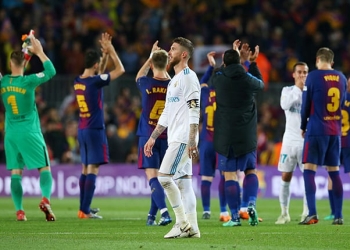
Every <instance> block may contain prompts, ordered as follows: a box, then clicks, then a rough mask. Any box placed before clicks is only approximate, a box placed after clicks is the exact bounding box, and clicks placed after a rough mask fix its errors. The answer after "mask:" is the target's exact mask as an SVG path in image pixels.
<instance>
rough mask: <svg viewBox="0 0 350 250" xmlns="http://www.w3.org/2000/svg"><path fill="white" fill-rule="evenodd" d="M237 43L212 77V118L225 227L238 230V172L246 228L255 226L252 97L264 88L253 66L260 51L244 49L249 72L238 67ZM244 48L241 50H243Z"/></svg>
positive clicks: (238, 52) (253, 103) (256, 218)
mask: <svg viewBox="0 0 350 250" xmlns="http://www.w3.org/2000/svg"><path fill="white" fill-rule="evenodd" d="M239 45H240V41H239V40H236V41H235V42H234V43H233V49H230V50H227V51H226V52H225V54H224V58H223V60H224V65H223V66H222V68H221V69H220V70H219V71H218V72H217V73H216V74H215V75H214V76H213V78H212V84H213V87H214V88H215V91H216V104H217V110H216V112H215V118H214V147H215V150H216V152H218V153H219V154H220V155H222V156H223V158H222V160H220V162H219V169H220V170H221V171H223V172H224V176H225V192H226V199H227V202H228V205H229V208H230V210H231V214H232V216H231V217H232V219H231V220H230V221H228V222H226V223H224V224H223V226H225V227H233V226H240V225H241V223H240V217H239V214H238V211H239V208H240V186H239V182H238V176H237V172H238V170H240V171H244V173H245V178H244V181H243V201H244V200H246V201H249V202H248V214H249V217H250V218H249V224H250V225H252V226H255V225H257V224H258V215H257V212H256V209H255V202H256V197H257V192H258V187H259V182H258V178H257V176H256V170H255V168H256V163H257V159H256V149H257V110H256V104H255V95H256V94H257V92H258V91H260V90H262V89H263V88H264V83H263V81H262V80H261V79H262V77H261V74H260V71H259V69H258V67H257V65H256V62H255V61H256V58H257V57H258V54H259V47H258V46H256V47H255V52H254V53H252V52H250V51H249V47H248V46H246V50H245V51H244V52H245V53H247V51H248V59H249V63H250V65H249V71H248V73H247V72H246V71H245V69H244V67H243V66H242V65H241V58H240V51H239V49H238V47H239ZM242 48H243V47H242Z"/></svg>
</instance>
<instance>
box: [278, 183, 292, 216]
mask: <svg viewBox="0 0 350 250" xmlns="http://www.w3.org/2000/svg"><path fill="white" fill-rule="evenodd" d="M289 186H290V182H286V181H283V180H281V189H280V194H279V201H280V205H281V211H282V214H283V215H288V214H289V202H290V191H289Z"/></svg>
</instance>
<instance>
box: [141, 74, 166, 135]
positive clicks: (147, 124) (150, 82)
mask: <svg viewBox="0 0 350 250" xmlns="http://www.w3.org/2000/svg"><path fill="white" fill-rule="evenodd" d="M169 82H170V79H169V80H165V81H164V80H157V79H154V78H152V77H147V76H143V77H140V78H139V79H137V87H138V88H139V90H140V92H141V102H142V112H141V116H140V121H139V126H138V128H137V135H138V136H146V137H149V136H150V135H151V134H152V132H153V130H154V129H155V127H156V126H157V123H158V120H159V117H160V115H161V114H162V112H163V110H164V107H165V97H166V91H167V87H168V84H169ZM158 138H163V139H165V138H167V130H165V131H164V132H163V133H162V134H161V135H160V136H159V137H158Z"/></svg>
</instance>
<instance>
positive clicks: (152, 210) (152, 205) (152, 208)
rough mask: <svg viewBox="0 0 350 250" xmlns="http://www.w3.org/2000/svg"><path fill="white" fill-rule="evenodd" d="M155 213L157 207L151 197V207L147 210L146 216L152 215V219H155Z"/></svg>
mask: <svg viewBox="0 0 350 250" xmlns="http://www.w3.org/2000/svg"><path fill="white" fill-rule="evenodd" d="M157 212H158V207H157V205H156V203H155V202H154V200H153V198H152V197H151V207H150V208H149V212H148V215H153V216H154V217H156V215H157Z"/></svg>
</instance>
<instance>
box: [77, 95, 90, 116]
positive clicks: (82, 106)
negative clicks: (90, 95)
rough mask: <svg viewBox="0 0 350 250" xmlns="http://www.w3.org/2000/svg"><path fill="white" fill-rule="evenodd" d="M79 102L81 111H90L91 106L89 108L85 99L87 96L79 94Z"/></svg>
mask: <svg viewBox="0 0 350 250" xmlns="http://www.w3.org/2000/svg"><path fill="white" fill-rule="evenodd" d="M77 102H78V106H79V109H80V112H82V113H85V112H88V111H89V108H88V106H87V103H86V101H85V96H83V95H77Z"/></svg>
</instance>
